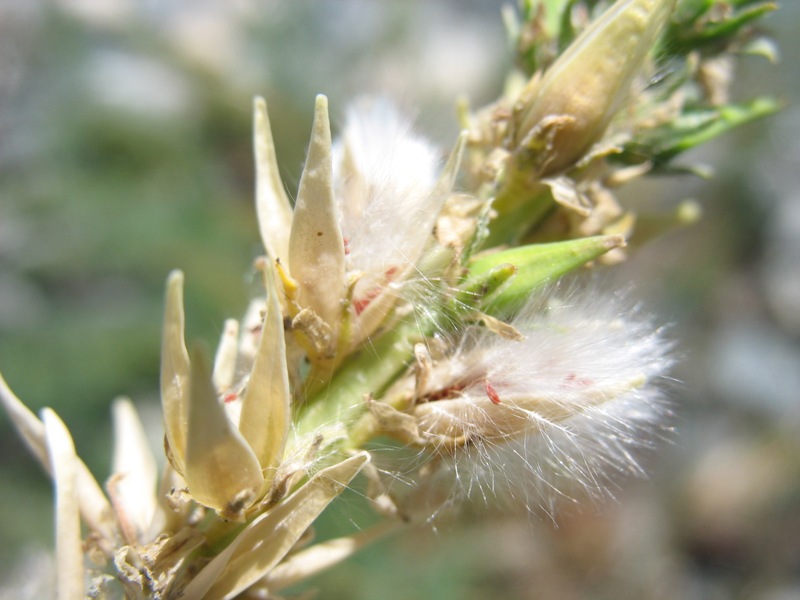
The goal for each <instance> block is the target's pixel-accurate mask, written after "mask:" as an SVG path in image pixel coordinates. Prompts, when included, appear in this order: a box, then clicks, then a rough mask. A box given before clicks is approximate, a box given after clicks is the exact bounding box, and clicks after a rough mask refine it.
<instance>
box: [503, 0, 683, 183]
mask: <svg viewBox="0 0 800 600" xmlns="http://www.w3.org/2000/svg"><path fill="white" fill-rule="evenodd" d="M674 6H675V0H619V1H618V2H617V3H616V4H614V5H613V6H612V7H611V8H609V9H608V10H607V11H606V12H605V13H603V14H602V15H601V17H600V18H599V19H597V20H596V21H595V22H594V23H592V24H591V25H590V26H589V27H588V28H587V29H586V30H584V31H583V32H582V33H581V35H580V36H579V37H578V38H577V39H576V40H575V41H574V42H573V43H572V44H570V46H569V47H568V48H567V50H566V51H565V52H564V53H563V54H562V55H561V56H560V57H559V58H558V60H556V62H555V63H554V64H553V65H552V66H551V67H550V68H549V69H548V70H547V71H546V72H545V73H544V75H543V76H542V77H534V78H533V79H532V80H531V81H530V82H529V83H528V85H527V86H526V88H525V89H524V90H523V92H522V94H521V95H520V98H519V100H518V102H517V105H516V106H515V115H514V118H513V123H512V125H513V127H514V129H513V132H512V147H513V149H515V150H518V151H521V152H522V154H521V155H520V156H521V157H522V159H523V160H524V161H526V162H527V161H528V160H529V159H531V158H532V159H533V161H534V163H535V166H536V169H537V170H538V171H539V175H540V176H541V177H544V176H547V175H549V174H553V173H556V172H558V171H561V170H563V169H565V168H567V167H569V166H570V165H572V164H574V163H575V162H576V161H578V160H579V159H580V158H581V156H583V155H584V154H585V153H586V151H587V150H588V149H589V147H590V146H591V145H592V144H594V143H595V142H596V141H597V140H599V139H600V137H601V136H602V135H603V133H604V132H605V130H606V127H608V124H609V122H610V121H611V119H612V118H613V116H614V115H615V114H616V112H617V111H618V110H619V108H620V105H621V103H622V101H623V99H624V97H625V95H626V94H627V93H628V91H629V89H630V86H631V82H632V81H633V78H634V77H635V76H636V75H637V73H639V71H640V69H641V66H642V64H643V62H644V60H645V57H646V56H647V53H648V52H649V51H650V49H651V48H652V47H653V44H654V42H655V41H656V39H657V36H658V35H659V33H660V32H661V29H662V27H663V25H664V24H665V23H666V21H667V19H668V18H669V16H670V14H671V13H672V10H673V8H674Z"/></svg>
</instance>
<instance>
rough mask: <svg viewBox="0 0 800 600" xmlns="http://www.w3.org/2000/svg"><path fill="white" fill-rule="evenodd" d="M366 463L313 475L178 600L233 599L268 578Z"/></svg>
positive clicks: (358, 458)
mask: <svg viewBox="0 0 800 600" xmlns="http://www.w3.org/2000/svg"><path fill="white" fill-rule="evenodd" d="M368 461H369V454H367V453H366V452H360V453H358V454H356V455H355V456H352V457H350V458H348V459H346V460H343V461H342V462H340V463H338V464H335V465H333V466H331V467H328V468H326V469H323V470H322V471H320V472H319V473H317V474H316V475H314V476H313V477H312V478H311V479H310V480H309V481H308V483H306V484H305V485H303V487H301V488H300V489H299V490H297V491H296V492H295V493H294V494H293V495H292V496H290V497H289V498H288V499H286V500H285V501H284V502H283V503H281V504H279V505H278V506H276V507H275V508H274V509H272V510H270V511H268V512H265V513H263V514H262V515H260V516H259V517H257V518H256V519H255V520H254V521H253V522H252V523H250V524H249V525H248V526H247V527H245V529H244V530H243V531H242V532H241V533H240V534H239V535H238V536H237V537H236V539H235V540H233V542H231V544H230V545H229V546H228V547H227V548H226V549H225V550H224V551H223V552H221V553H220V554H218V555H217V556H216V557H215V558H214V559H213V560H212V561H211V562H209V563H208V564H207V565H206V566H205V568H204V569H203V570H202V571H201V572H200V573H199V574H198V575H197V577H195V578H194V579H193V580H192V582H191V583H190V584H189V585H188V586H186V589H185V590H184V596H185V597H187V598H203V599H204V600H219V599H228V598H234V597H236V595H237V594H239V593H240V592H242V591H244V590H245V589H247V588H248V587H249V586H251V585H252V584H253V583H255V582H256V581H258V580H259V579H261V578H262V577H263V576H264V575H266V574H267V573H269V572H270V571H271V570H272V569H273V568H274V567H275V565H277V564H278V562H279V561H280V560H281V559H283V557H285V556H286V554H287V553H288V552H289V551H290V550H291V549H292V547H293V546H294V545H295V543H296V542H297V540H299V539H300V536H302V535H303V533H304V532H305V531H306V530H307V529H308V527H309V526H310V525H311V524H312V523H313V522H314V520H315V519H316V518H317V517H318V516H319V514H320V513H321V512H322V511H323V510H324V509H325V507H326V506H328V504H330V502H331V501H332V500H333V499H334V498H336V496H338V495H339V494H340V493H342V491H344V489H345V488H346V487H347V485H348V484H349V483H350V482H351V481H352V480H353V478H354V477H355V476H356V475H357V474H358V472H359V471H361V469H362V468H363V467H364V465H366V464H367V462H368Z"/></svg>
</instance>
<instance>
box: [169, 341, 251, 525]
mask: <svg viewBox="0 0 800 600" xmlns="http://www.w3.org/2000/svg"><path fill="white" fill-rule="evenodd" d="M209 371H210V369H209V366H208V359H207V358H206V357H205V355H204V354H203V352H202V351H201V350H199V349H196V350H195V351H194V352H193V353H192V368H191V379H190V384H189V406H188V408H189V431H188V435H187V443H186V469H185V471H184V477H185V479H186V484H187V485H188V487H189V494H190V495H191V496H192V498H194V499H195V500H196V501H197V502H199V503H200V504H203V505H204V506H208V507H210V508H213V509H215V510H216V511H218V512H219V513H220V514H221V515H222V516H223V518H227V519H231V520H239V519H242V518H243V512H244V511H245V510H246V509H247V508H248V507H249V506H250V505H251V504H252V503H253V502H254V501H255V499H256V498H257V496H258V493H259V491H260V490H261V486H262V484H263V482H264V478H263V476H262V475H261V466H260V465H259V463H258V459H257V458H256V455H255V454H254V453H253V451H252V450H251V449H250V446H249V445H248V443H247V441H246V440H245V439H244V438H243V437H242V435H241V434H240V433H239V431H238V430H237V429H236V427H235V426H234V425H233V423H231V422H230V421H229V420H228V417H227V415H226V413H225V409H224V407H223V406H222V404H221V403H220V401H219V400H218V399H217V394H216V391H215V390H214V385H213V383H212V382H211V373H210V372H209Z"/></svg>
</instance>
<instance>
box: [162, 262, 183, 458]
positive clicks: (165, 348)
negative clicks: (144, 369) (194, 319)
mask: <svg viewBox="0 0 800 600" xmlns="http://www.w3.org/2000/svg"><path fill="white" fill-rule="evenodd" d="M165 304H166V306H165V308H164V329H163V332H162V338H161V407H162V411H163V413H164V429H165V431H166V436H167V442H168V444H169V451H170V454H171V456H170V460H171V462H172V465H173V466H174V467H175V470H177V471H178V472H179V473H183V471H184V465H185V462H186V428H187V410H186V403H187V402H188V398H187V396H188V386H189V353H188V352H187V351H186V344H185V342H184V328H185V324H184V323H185V317H184V313H183V273H182V272H180V271H173V272H172V273H170V274H169V277H168V278H167V294H166V301H165Z"/></svg>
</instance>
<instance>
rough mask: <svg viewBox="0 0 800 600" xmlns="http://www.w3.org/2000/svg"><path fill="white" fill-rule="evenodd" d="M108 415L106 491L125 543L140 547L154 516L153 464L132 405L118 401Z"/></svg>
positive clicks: (155, 476)
mask: <svg viewBox="0 0 800 600" xmlns="http://www.w3.org/2000/svg"><path fill="white" fill-rule="evenodd" d="M111 411H112V416H113V420H114V462H113V466H112V475H111V477H110V478H109V481H108V483H107V484H106V487H107V488H108V490H109V495H110V497H111V499H112V501H113V502H114V508H115V509H116V512H117V517H118V519H119V521H120V527H121V529H122V532H123V535H124V536H125V538H126V540H127V542H128V543H129V544H135V543H142V542H145V541H148V540H144V539H143V537H144V535H145V534H146V533H147V531H148V530H149V528H150V524H151V522H152V521H153V517H154V516H155V513H156V507H157V503H156V495H155V490H156V482H157V480H158V471H157V468H156V460H155V457H154V456H153V453H152V451H151V450H150V444H149V442H148V440H147V436H146V435H145V432H144V428H143V427H142V422H141V421H140V420H139V415H138V414H137V412H136V408H135V407H134V406H133V403H132V402H131V401H130V400H129V399H128V398H118V399H117V400H115V401H114V404H113V406H112V408H111Z"/></svg>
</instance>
